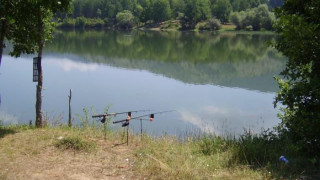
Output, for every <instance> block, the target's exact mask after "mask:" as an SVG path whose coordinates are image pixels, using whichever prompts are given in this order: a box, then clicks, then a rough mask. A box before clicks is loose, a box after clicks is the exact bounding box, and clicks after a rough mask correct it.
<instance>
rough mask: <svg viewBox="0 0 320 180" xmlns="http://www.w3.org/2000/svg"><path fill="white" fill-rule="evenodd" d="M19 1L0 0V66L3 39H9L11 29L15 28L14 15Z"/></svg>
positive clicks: (3, 44)
mask: <svg viewBox="0 0 320 180" xmlns="http://www.w3.org/2000/svg"><path fill="white" fill-rule="evenodd" d="M20 3H21V1H20V0H17V1H11V0H0V66H1V60H2V53H3V48H4V47H5V43H4V40H5V39H8V40H10V39H11V35H12V33H11V32H12V31H13V30H14V29H15V27H16V26H15V18H16V17H15V16H16V15H17V13H18V9H17V6H18V5H19V4H20Z"/></svg>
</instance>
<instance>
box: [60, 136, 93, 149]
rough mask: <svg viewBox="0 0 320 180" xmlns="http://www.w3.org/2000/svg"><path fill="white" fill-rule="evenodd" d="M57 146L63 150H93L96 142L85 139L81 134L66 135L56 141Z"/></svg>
mask: <svg viewBox="0 0 320 180" xmlns="http://www.w3.org/2000/svg"><path fill="white" fill-rule="evenodd" d="M55 146H56V147H57V148H59V149H62V150H67V149H69V150H75V151H87V152H88V151H92V150H94V149H96V144H95V142H92V141H83V140H82V138H81V137H79V136H72V137H66V138H63V139H61V140H59V141H58V142H56V143H55Z"/></svg>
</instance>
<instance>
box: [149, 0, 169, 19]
mask: <svg viewBox="0 0 320 180" xmlns="http://www.w3.org/2000/svg"><path fill="white" fill-rule="evenodd" d="M151 9H152V18H153V20H154V21H155V22H156V23H158V22H161V21H166V20H168V19H169V18H170V17H171V9H170V4H169V1H168V0H154V1H152V5H151Z"/></svg>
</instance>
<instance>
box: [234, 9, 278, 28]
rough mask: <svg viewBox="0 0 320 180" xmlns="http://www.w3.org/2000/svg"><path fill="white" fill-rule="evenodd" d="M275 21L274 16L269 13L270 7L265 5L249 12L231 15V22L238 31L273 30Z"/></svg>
mask: <svg viewBox="0 0 320 180" xmlns="http://www.w3.org/2000/svg"><path fill="white" fill-rule="evenodd" d="M274 19H275V17H274V14H273V13H271V12H269V10H268V6H267V5H265V4H262V5H260V6H258V7H257V8H252V9H249V10H247V11H241V12H233V13H231V15H230V21H231V22H232V23H234V24H235V25H236V26H237V29H238V30H239V29H245V30H255V31H257V30H261V29H266V30H273V27H272V23H273V21H274Z"/></svg>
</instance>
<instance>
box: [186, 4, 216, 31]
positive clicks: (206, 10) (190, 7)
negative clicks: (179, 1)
mask: <svg viewBox="0 0 320 180" xmlns="http://www.w3.org/2000/svg"><path fill="white" fill-rule="evenodd" d="M210 14H211V13H210V1H209V0H186V8H185V10H184V15H185V17H184V20H183V24H182V27H183V28H184V29H193V28H194V27H195V25H196V23H198V22H200V21H202V20H207V19H209V18H210V16H211V15H210Z"/></svg>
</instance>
